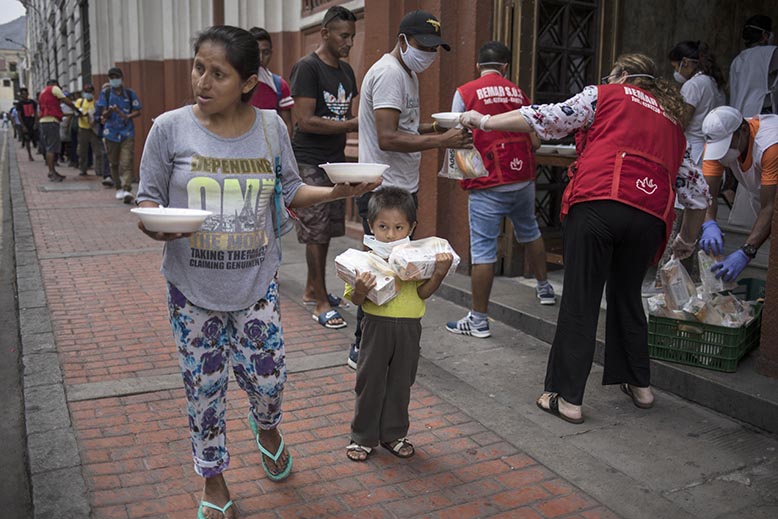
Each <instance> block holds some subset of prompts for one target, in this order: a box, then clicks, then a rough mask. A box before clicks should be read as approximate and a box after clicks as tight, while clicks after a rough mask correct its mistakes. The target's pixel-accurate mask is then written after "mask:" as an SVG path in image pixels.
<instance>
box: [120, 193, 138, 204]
mask: <svg viewBox="0 0 778 519" xmlns="http://www.w3.org/2000/svg"><path fill="white" fill-rule="evenodd" d="M122 200H123V201H124V203H125V204H131V203H132V202H133V200H135V197H134V196H132V193H130V192H129V191H125V192H124V198H123V199H122Z"/></svg>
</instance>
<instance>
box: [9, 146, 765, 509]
mask: <svg viewBox="0 0 778 519" xmlns="http://www.w3.org/2000/svg"><path fill="white" fill-rule="evenodd" d="M10 144H11V145H10V147H9V150H12V151H13V152H15V151H17V148H18V146H17V145H15V143H13V142H11V143H10ZM36 158H38V156H36ZM136 160H139V157H136ZM17 164H18V166H17ZM10 166H11V167H10V185H11V194H12V196H13V200H12V201H13V214H14V226H15V236H16V258H17V284H18V295H19V307H20V322H21V333H22V342H23V348H24V350H23V354H24V358H25V372H24V387H25V406H26V411H27V437H28V442H29V458H30V460H29V462H30V473H31V474H32V484H33V497H34V504H35V507H36V510H35V517H36V518H49V517H51V518H54V517H57V518H78V519H83V518H86V517H88V516H89V514H90V510H91V517H94V518H100V519H102V518H136V517H150V518H160V519H161V518H168V519H174V518H176V519H177V518H189V519H191V518H193V517H194V516H195V515H196V512H195V510H196V507H197V503H198V499H199V492H200V489H201V484H202V482H201V480H200V479H199V478H198V477H197V476H196V475H195V473H194V471H193V470H192V461H191V457H190V453H191V449H190V446H189V440H188V434H187V419H186V415H185V409H184V395H183V388H182V384H181V380H180V376H179V375H178V368H177V361H176V357H175V348H174V346H173V341H172V338H171V332H170V329H169V325H168V323H167V318H166V315H167V310H166V303H165V292H164V282H163V278H162V276H161V274H160V273H159V265H160V258H161V252H162V246H161V244H158V243H156V242H153V241H151V240H149V239H148V238H146V237H145V236H144V235H143V234H142V233H141V232H140V231H138V230H137V228H136V227H135V225H136V218H135V217H134V215H132V214H130V213H129V206H127V205H124V204H122V203H121V202H117V201H116V200H115V199H114V196H113V194H114V192H113V190H112V189H110V190H109V189H105V188H103V187H102V186H101V185H100V182H99V180H98V178H97V177H95V176H93V175H92V174H91V172H90V175H89V176H87V177H79V176H77V171H76V170H74V169H71V168H67V167H62V168H61V169H60V172H61V173H63V174H65V175H67V178H66V180H65V181H64V182H62V183H51V182H48V181H47V179H46V172H45V165H44V164H43V162H42V161H41V160H36V161H35V162H32V163H31V162H28V161H27V159H26V157H24V156H22V154H21V153H19V154H18V157H17V161H11V164H10ZM351 246H356V242H354V241H353V240H349V239H346V238H343V239H339V240H336V241H335V242H334V243H333V245H332V247H331V254H332V255H333V256H334V255H336V254H337V253H339V252H341V251H342V250H344V249H345V248H348V247H351ZM302 250H303V249H302V248H301V247H300V246H299V245H298V244H297V243H296V240H295V239H294V237H293V236H287V237H286V238H285V242H284V265H283V266H282V269H281V272H280V278H281V294H282V312H283V323H284V331H285V338H286V349H287V356H288V365H289V369H290V376H289V382H288V384H287V387H286V392H285V402H284V410H285V415H284V416H285V417H284V421H283V423H282V426H281V430H282V432H283V433H284V435H285V439H286V442H287V443H288V445H289V446H290V450H291V453H292V455H293V456H294V471H293V475H292V477H290V478H289V479H288V480H287V481H286V482H283V483H281V484H274V483H272V482H270V481H269V480H268V479H267V478H266V477H265V476H264V473H263V472H262V469H261V467H260V456H259V453H258V452H257V450H256V445H255V444H254V443H253V441H252V438H251V433H250V429H249V427H248V423H247V420H246V411H247V401H246V398H245V396H244V395H243V394H242V392H241V391H240V389H239V388H238V387H237V384H235V383H232V384H231V389H230V392H229V396H228V399H229V402H230V404H229V407H228V416H227V419H228V429H229V430H228V435H229V448H230V452H231V457H232V460H231V466H230V468H229V469H228V471H227V472H226V475H225V477H226V479H227V482H228V484H229V485H230V489H231V492H232V496H233V498H234V499H235V500H236V503H237V506H238V509H239V511H240V513H241V517H244V518H257V519H265V518H268V519H269V518H320V517H321V518H323V517H370V518H395V519H404V518H422V517H423V518H456V519H458V518H476V517H494V518H505V519H508V518H511V519H540V518H564V519H573V518H576V519H584V518H585V519H595V518H615V517H623V518H628V519H632V518H635V519H637V518H670V519H675V518H731V519H735V518H756V519H758V518H774V517H776V516H778V453H777V451H776V449H778V439H776V438H775V437H774V436H773V435H768V434H766V433H764V432H761V431H759V430H756V429H754V428H751V427H748V426H745V425H743V424H742V423H740V422H737V421H735V420H732V419H730V418H728V417H725V416H723V415H720V414H717V413H715V412H712V411H709V410H707V409H705V408H702V407H700V406H697V405H693V404H690V403H688V402H686V401H684V400H682V399H680V398H678V397H675V396H674V395H671V394H667V393H663V392H659V393H658V395H657V406H656V407H655V408H654V409H652V410H650V411H641V410H638V409H636V408H635V407H633V406H632V405H631V403H630V402H629V400H628V399H627V398H626V397H625V396H624V395H623V394H622V393H621V392H619V391H618V388H613V387H609V388H603V387H602V386H600V385H599V378H600V376H601V370H600V369H599V368H598V367H595V368H594V370H593V373H592V380H591V383H590V384H589V387H588V392H587V401H586V403H585V405H584V415H585V417H586V419H587V421H586V423H585V424H584V425H582V426H574V425H570V424H566V423H564V422H562V421H560V420H558V419H555V418H553V417H550V416H549V415H547V414H545V413H542V412H541V411H539V410H538V409H537V408H536V407H535V406H534V403H533V401H534V399H535V398H536V396H537V395H538V394H539V392H540V390H541V388H542V378H543V373H544V367H545V357H546V355H547V353H548V344H546V343H544V342H542V341H540V340H538V339H536V338H534V337H531V336H529V335H526V334H524V333H521V332H519V331H517V330H515V329H513V328H510V327H508V326H506V325H504V324H502V323H499V322H495V323H493V325H492V331H493V334H494V336H493V337H492V338H490V339H487V340H476V339H471V338H465V337H459V336H454V335H452V334H450V333H447V332H445V331H444V330H443V329H442V325H443V324H444V323H445V321H446V320H452V319H455V318H459V317H461V315H462V314H463V313H464V312H465V309H463V308H462V307H460V306H457V305H455V304H453V303H451V302H449V301H446V300H443V299H441V298H440V297H435V298H433V299H431V300H430V302H429V304H428V314H427V316H426V317H425V319H424V332H423V336H422V351H423V358H422V361H421V365H420V370H419V377H418V381H417V384H416V386H414V391H413V396H412V405H411V423H412V427H411V432H410V434H409V437H410V438H411V439H412V440H413V441H414V444H415V445H416V447H417V455H416V456H415V457H414V458H413V459H411V460H399V459H396V458H394V457H392V456H391V455H389V454H388V453H387V452H386V451H384V450H383V449H381V450H380V451H378V452H377V453H376V455H373V456H371V458H370V459H369V461H368V462H366V463H362V464H358V463H353V462H350V461H348V460H347V459H346V456H345V452H344V448H345V445H346V444H347V443H348V429H349V421H350V419H351V413H352V408H353V380H354V374H353V371H351V370H350V369H348V368H347V367H346V365H345V359H346V353H347V351H348V344H349V341H350V338H351V336H352V334H353V330H354V323H355V321H356V320H355V317H354V311H353V308H351V309H349V310H347V312H346V313H345V314H344V317H345V318H346V320H347V321H348V322H349V327H348V328H346V329H345V330H338V331H333V330H327V329H325V328H323V327H321V326H319V325H317V324H315V323H314V322H313V321H312V320H311V316H310V312H309V309H308V308H307V307H305V306H304V305H303V304H302V300H301V295H302V289H303V283H304V278H305V262H304V256H303V254H302ZM332 271H334V269H332V270H331V271H330V275H331V277H330V279H329V285H330V289H331V290H332V291H334V292H338V291H340V290H341V289H342V283H341V282H339V281H338V280H337V279H336V278H335V277H334V276H333V275H332ZM499 283H501V284H502V285H501V286H502V289H503V290H505V289H506V286H508V285H510V284H515V287H513V286H511V289H512V290H515V291H516V294H517V297H532V296H531V295H529V296H527V295H526V294H531V292H530V291H529V290H522V289H526V288H527V287H521V286H520V285H519V284H518V283H516V282H515V281H513V280H509V279H501V280H499Z"/></svg>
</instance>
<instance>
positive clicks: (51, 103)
mask: <svg viewBox="0 0 778 519" xmlns="http://www.w3.org/2000/svg"><path fill="white" fill-rule="evenodd" d="M53 88H54V85H49V86H47V87H46V88H44V89H43V91H42V92H41V93H40V96H38V106H39V107H40V111H41V117H56V118H57V119H59V120H62V108H60V106H59V99H57V97H56V96H55V95H54V94H52V93H51V90H52V89H53Z"/></svg>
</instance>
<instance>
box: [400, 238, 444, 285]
mask: <svg viewBox="0 0 778 519" xmlns="http://www.w3.org/2000/svg"><path fill="white" fill-rule="evenodd" d="M440 252H448V253H451V255H453V256H454V260H453V261H452V262H451V268H450V269H449V270H448V273H447V274H446V275H448V274H451V273H452V272H454V271H455V270H456V269H457V266H459V255H458V254H457V253H456V252H455V251H454V249H453V248H452V247H451V245H450V244H449V243H448V241H447V240H444V239H443V238H437V237H434V236H433V237H431V238H422V239H421V240H414V241H412V242H410V243H406V244H403V245H398V246H397V247H395V248H394V249H392V253H391V254H390V255H389V267H391V269H392V270H393V271H394V272H395V273H397V276H398V277H399V278H400V279H402V280H403V281H411V280H413V281H418V280H422V279H429V278H431V277H432V273H433V272H435V255H436V254H438V253H440Z"/></svg>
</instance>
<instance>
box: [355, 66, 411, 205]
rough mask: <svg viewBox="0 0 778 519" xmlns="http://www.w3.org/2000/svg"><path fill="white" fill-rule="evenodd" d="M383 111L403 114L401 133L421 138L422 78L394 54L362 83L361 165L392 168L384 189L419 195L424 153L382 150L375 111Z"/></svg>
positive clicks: (385, 179) (398, 126) (384, 180)
mask: <svg viewBox="0 0 778 519" xmlns="http://www.w3.org/2000/svg"><path fill="white" fill-rule="evenodd" d="M382 108H389V109H392V110H397V111H398V112H400V120H399V122H398V125H397V128H398V130H400V131H401V132H407V133H411V134H414V135H418V134H419V117H420V113H419V78H418V77H417V76H416V73H415V72H411V73H410V74H408V72H406V71H405V69H404V68H403V67H402V65H401V64H400V62H399V61H397V59H396V58H395V57H394V56H392V55H391V54H384V55H383V57H382V58H381V59H379V60H378V61H376V62H375V63H374V64H373V66H372V67H370V70H368V71H367V74H365V79H364V80H362V97H361V99H360V101H359V162H375V163H379V164H388V165H389V169H387V170H386V171H385V172H384V174H383V183H382V184H381V187H389V186H392V187H401V188H403V189H407V190H408V191H410V192H411V193H415V192H416V191H418V190H419V165H420V164H421V152H420V151H414V152H399V151H384V150H382V149H381V148H380V147H379V146H378V132H377V131H376V122H375V110H379V109H382ZM379 189H380V188H379Z"/></svg>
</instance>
